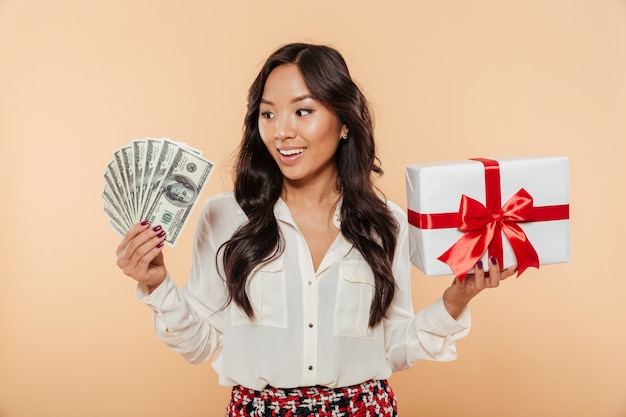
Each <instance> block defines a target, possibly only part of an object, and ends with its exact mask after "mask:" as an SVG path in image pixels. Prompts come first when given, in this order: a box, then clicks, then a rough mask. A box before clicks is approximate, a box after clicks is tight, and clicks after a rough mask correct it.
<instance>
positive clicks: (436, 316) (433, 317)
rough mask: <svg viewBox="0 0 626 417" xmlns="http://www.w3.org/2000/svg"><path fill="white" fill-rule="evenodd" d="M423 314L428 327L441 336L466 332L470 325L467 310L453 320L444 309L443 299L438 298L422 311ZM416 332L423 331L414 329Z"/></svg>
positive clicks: (469, 316) (470, 320) (470, 319)
mask: <svg viewBox="0 0 626 417" xmlns="http://www.w3.org/2000/svg"><path fill="white" fill-rule="evenodd" d="M424 313H425V315H426V321H427V323H428V327H430V328H431V329H433V330H436V331H435V332H434V333H437V334H439V335H441V336H447V335H453V334H457V333H460V332H462V331H464V330H468V329H469V328H470V326H471V323H472V317H471V314H470V311H469V308H466V309H465V311H463V313H462V314H461V315H460V316H459V318H458V319H456V320H455V319H454V318H452V316H451V315H450V314H449V313H448V310H446V307H445V305H444V303H443V298H440V299H439V300H437V302H436V303H434V304H432V305H431V306H429V307H427V308H426V309H425V310H424ZM416 322H417V320H416ZM416 324H417V323H416ZM418 330H423V329H418V328H416V331H418Z"/></svg>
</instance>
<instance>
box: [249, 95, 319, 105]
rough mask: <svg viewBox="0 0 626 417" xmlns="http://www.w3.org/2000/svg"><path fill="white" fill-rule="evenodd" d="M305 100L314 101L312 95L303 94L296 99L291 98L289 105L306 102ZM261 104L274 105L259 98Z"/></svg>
mask: <svg viewBox="0 0 626 417" xmlns="http://www.w3.org/2000/svg"><path fill="white" fill-rule="evenodd" d="M307 99H311V100H315V97H313V96H312V95H310V94H303V95H301V96H297V97H294V98H292V99H291V100H289V103H290V104H293V103H297V102H299V101H302V100H307ZM261 103H263V104H269V105H272V104H274V103H272V102H271V101H269V100H268V99H266V98H261Z"/></svg>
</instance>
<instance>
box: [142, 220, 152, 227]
mask: <svg viewBox="0 0 626 417" xmlns="http://www.w3.org/2000/svg"><path fill="white" fill-rule="evenodd" d="M148 223H150V222H149V221H148V220H144V221H142V222H141V223H140V224H141V225H142V226H147V225H148Z"/></svg>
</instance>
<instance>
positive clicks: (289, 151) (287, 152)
mask: <svg viewBox="0 0 626 417" xmlns="http://www.w3.org/2000/svg"><path fill="white" fill-rule="evenodd" d="M278 152H279V153H280V154H281V155H283V156H294V155H299V154H301V153H302V152H304V148H298V149H279V150H278Z"/></svg>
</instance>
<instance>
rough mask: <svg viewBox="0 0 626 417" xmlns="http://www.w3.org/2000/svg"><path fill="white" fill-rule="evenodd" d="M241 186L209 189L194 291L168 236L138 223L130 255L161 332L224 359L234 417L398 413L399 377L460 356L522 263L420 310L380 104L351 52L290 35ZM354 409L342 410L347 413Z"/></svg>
mask: <svg viewBox="0 0 626 417" xmlns="http://www.w3.org/2000/svg"><path fill="white" fill-rule="evenodd" d="M244 124H245V125H244V134H243V140H242V143H241V147H240V150H239V155H238V160H237V166H236V172H235V190H234V193H226V194H221V195H218V196H214V197H212V198H210V199H209V200H208V201H207V203H206V204H205V206H204V208H203V211H202V213H201V216H200V219H199V222H198V225H197V228H196V233H195V236H194V246H193V258H192V269H191V274H190V278H189V280H188V282H187V284H186V285H185V286H184V287H183V288H182V289H179V288H177V287H176V285H175V284H174V283H173V281H172V280H171V279H170V277H169V275H168V274H167V271H166V268H165V264H164V260H163V254H162V246H163V241H164V240H165V234H164V232H163V231H162V230H160V228H159V227H158V226H157V227H155V228H151V227H150V226H149V225H148V223H147V222H142V223H140V224H137V225H136V226H135V227H134V228H133V229H132V230H131V231H129V232H128V233H127V235H126V236H125V237H124V239H123V240H122V242H121V244H120V246H119V247H118V249H117V256H118V265H119V267H120V268H121V269H122V270H123V271H124V273H125V274H127V275H129V276H131V277H132V278H134V279H135V280H137V281H138V282H139V285H138V297H139V298H140V299H141V300H142V301H143V302H145V303H147V304H148V305H150V306H151V308H152V309H153V311H154V317H155V327H156V331H157V334H158V335H159V337H160V338H161V339H162V340H163V341H164V342H165V343H166V344H168V345H169V346H170V347H171V348H172V349H173V350H175V351H177V352H179V353H180V354H181V355H182V356H183V357H185V358H186V359H187V360H188V361H190V362H192V363H200V362H203V361H205V360H207V359H208V358H209V357H211V356H213V357H214V359H213V366H214V368H215V369H216V371H217V373H218V374H219V382H220V384H223V385H226V386H232V387H233V389H232V395H231V400H230V404H229V405H228V411H227V416H247V415H265V416H279V415H280V416H285V415H293V416H336V415H359V413H363V415H366V414H365V413H367V412H369V413H370V414H369V415H381V416H395V415H397V411H396V401H395V397H394V395H393V392H392V390H391V388H390V387H389V385H388V384H387V382H386V379H387V378H388V377H389V376H390V375H391V373H392V372H393V371H397V370H401V369H406V368H408V367H410V366H411V365H412V364H413V363H414V362H416V361H417V360H419V359H430V360H439V361H445V360H452V359H454V358H455V357H456V349H455V341H456V340H457V339H459V338H461V337H463V336H465V335H466V334H467V332H468V331H469V325H470V317H469V312H468V311H467V305H468V302H469V301H470V300H471V299H472V298H473V297H474V296H475V295H477V294H478V293H479V292H480V291H481V290H482V289H484V288H486V287H497V286H498V284H499V282H500V280H501V279H505V278H507V277H508V276H510V275H512V274H513V273H514V268H509V269H506V270H504V271H500V269H499V267H498V265H497V264H496V262H495V261H494V262H491V264H490V265H489V268H488V273H485V272H484V271H483V266H482V265H480V264H479V265H477V267H476V272H475V275H471V276H468V277H467V278H466V279H465V280H464V281H463V282H460V281H458V280H457V279H455V280H454V282H453V284H452V285H451V286H450V287H449V288H448V289H446V291H445V292H444V294H443V296H442V298H441V299H440V300H438V301H437V302H436V303H435V304H433V305H432V306H430V307H428V308H426V309H424V310H423V311H420V312H418V313H417V314H414V313H413V308H412V301H411V288H410V279H411V277H410V272H411V266H410V262H409V248H408V224H407V220H406V216H405V213H404V211H403V210H401V209H400V208H399V207H398V206H397V205H395V204H393V203H392V202H389V201H386V200H385V199H384V198H381V196H379V195H378V194H377V192H376V189H375V187H374V184H373V179H372V175H373V174H381V173H382V170H381V169H380V166H379V165H378V160H377V158H376V155H375V142H374V136H373V126H372V120H371V117H370V111H369V108H368V104H367V101H366V99H365V97H364V96H363V94H362V93H361V91H360V90H359V88H358V87H357V86H356V84H355V83H354V82H353V80H352V79H351V77H350V74H349V71H348V68H347V66H346V64H345V62H344V60H343V58H342V57H341V55H340V54H339V53H338V52H337V51H336V50H334V49H332V48H330V47H327V46H320V45H309V44H298V43H296V44H289V45H285V46H283V47H282V48H280V49H278V50H277V51H276V52H274V53H273V54H272V55H271V56H270V57H269V58H268V60H267V61H266V63H265V65H264V66H263V68H262V69H261V71H260V73H259V75H258V76H257V78H256V79H255V81H254V83H253V84H252V86H251V88H250V90H249V95H248V111H247V114H246V117H245V123H244ZM342 413H343V414H342Z"/></svg>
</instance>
